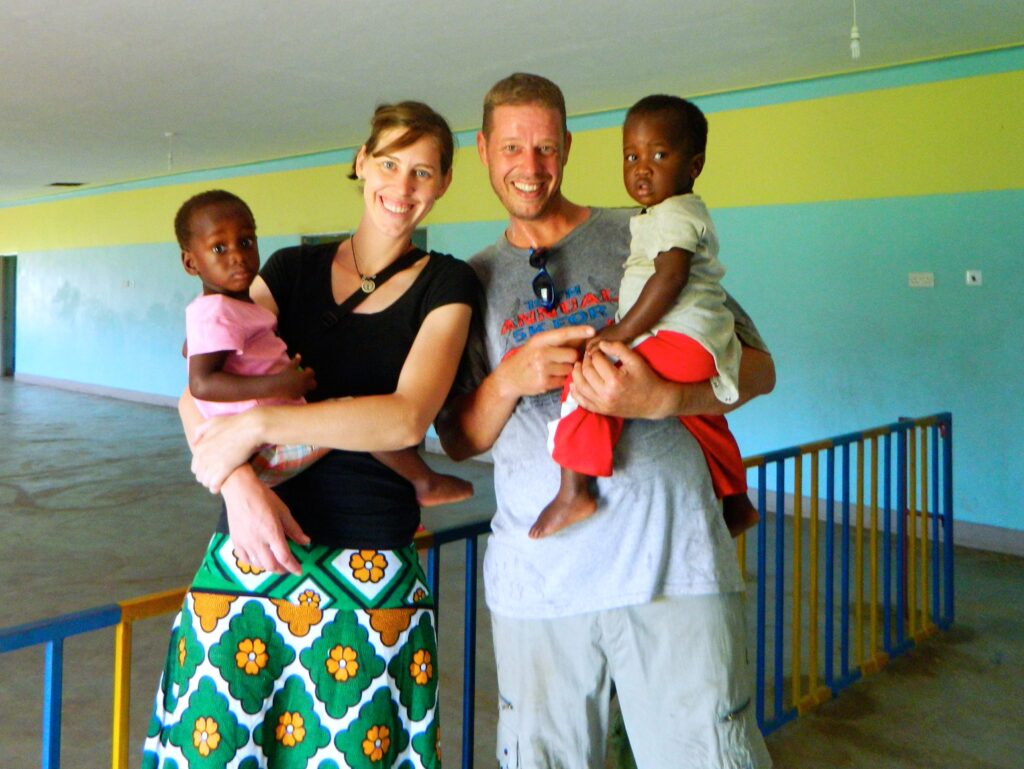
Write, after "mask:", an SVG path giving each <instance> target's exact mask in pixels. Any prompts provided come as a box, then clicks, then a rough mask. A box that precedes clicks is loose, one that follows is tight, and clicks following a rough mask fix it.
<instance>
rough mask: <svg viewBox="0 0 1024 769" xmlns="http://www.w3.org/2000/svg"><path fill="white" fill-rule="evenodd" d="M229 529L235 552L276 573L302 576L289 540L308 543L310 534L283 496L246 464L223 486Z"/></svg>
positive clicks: (253, 564) (247, 560)
mask: <svg viewBox="0 0 1024 769" xmlns="http://www.w3.org/2000/svg"><path fill="white" fill-rule="evenodd" d="M222 494H223V496H224V504H225V505H226V506H227V510H228V530H229V531H230V533H231V544H232V545H233V546H234V549H235V553H236V555H237V556H238V557H239V558H240V559H241V560H243V561H245V562H247V563H248V564H249V565H250V566H255V567H256V568H258V569H264V570H265V571H271V572H274V573H275V574H284V573H285V572H291V573H292V574H296V575H301V574H302V566H301V565H300V564H299V562H298V560H296V558H295V555H294V554H293V553H292V551H291V550H290V549H289V548H288V541H287V540H289V539H290V540H292V541H293V542H295V543H297V544H300V545H308V544H309V537H307V536H306V534H305V532H303V531H302V528H301V527H300V526H299V524H298V523H296V522H295V519H294V518H293V517H292V514H291V512H290V511H289V510H288V508H287V506H286V505H285V504H284V502H282V501H281V498H280V497H279V496H277V494H275V493H274V492H273V491H271V490H270V489H268V488H267V487H266V486H264V485H263V483H262V482H261V481H260V480H259V479H258V478H257V477H256V474H255V472H253V470H252V468H251V467H249V466H248V465H246V466H245V467H242V468H239V469H238V470H237V471H235V472H234V473H232V474H231V476H230V477H229V478H228V479H227V480H226V481H225V482H224V486H223V489H222Z"/></svg>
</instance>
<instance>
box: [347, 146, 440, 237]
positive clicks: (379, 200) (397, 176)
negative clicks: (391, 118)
mask: <svg viewBox="0 0 1024 769" xmlns="http://www.w3.org/2000/svg"><path fill="white" fill-rule="evenodd" d="M404 132H405V129H404V128H392V129H389V130H387V131H383V132H381V134H380V140H379V141H378V143H377V146H378V147H384V148H387V147H388V146H389V145H390V144H391V143H392V142H393V141H394V140H395V139H397V138H398V137H400V136H401V135H402V134H403V133H404ZM356 173H357V174H358V175H359V178H360V179H362V181H363V200H364V203H365V206H366V208H365V210H364V212H363V219H364V221H368V222H369V223H371V224H372V225H373V226H374V227H376V228H377V229H378V230H379V231H380V232H381V233H382V234H385V235H389V236H392V237H408V236H410V235H411V234H412V231H413V230H414V229H416V225H417V224H419V223H420V222H421V221H422V220H423V217H425V216H426V215H427V214H428V213H430V209H431V208H433V207H434V203H435V201H437V199H438V198H440V197H441V196H442V195H443V194H444V193H445V190H447V189H448V185H449V184H450V183H451V178H452V173H451V169H449V170H448V173H447V174H442V173H441V155H440V152H439V150H438V146H437V141H436V140H435V139H434V138H433V137H431V136H422V137H420V138H419V139H417V140H416V141H415V142H413V143H412V144H410V145H408V146H406V147H402V148H401V149H388V150H387V151H386V152H383V153H381V152H379V151H378V154H376V155H370V154H367V152H366V147H365V146H363V147H362V148H361V149H360V150H359V155H358V156H357V158H356Z"/></svg>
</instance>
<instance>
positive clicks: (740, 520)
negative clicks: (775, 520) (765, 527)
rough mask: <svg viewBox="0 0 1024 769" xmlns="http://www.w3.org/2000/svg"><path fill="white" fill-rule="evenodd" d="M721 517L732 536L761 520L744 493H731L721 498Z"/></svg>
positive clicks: (736, 535)
mask: <svg viewBox="0 0 1024 769" xmlns="http://www.w3.org/2000/svg"><path fill="white" fill-rule="evenodd" d="M722 517H723V518H725V525H726V527H727V528H728V529H729V533H730V534H731V535H732V536H733V537H738V536H739V535H740V534H742V533H743V532H745V531H746V530H747V529H749V528H751V527H752V526H756V525H757V522H758V521H759V520H761V516H760V514H759V513H758V512H757V508H756V507H754V505H753V504H751V502H750V497H748V496H747V495H746V494H731V495H730V496H728V497H723V498H722Z"/></svg>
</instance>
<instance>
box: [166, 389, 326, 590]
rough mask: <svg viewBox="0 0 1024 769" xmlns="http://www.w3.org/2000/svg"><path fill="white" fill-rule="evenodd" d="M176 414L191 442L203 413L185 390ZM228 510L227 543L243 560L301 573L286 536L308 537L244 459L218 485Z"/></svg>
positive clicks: (303, 540) (277, 570)
mask: <svg viewBox="0 0 1024 769" xmlns="http://www.w3.org/2000/svg"><path fill="white" fill-rule="evenodd" d="M178 414H179V416H180V417H181V425H182V427H183V428H184V431H185V439H186V440H187V441H188V443H189V446H190V447H192V446H193V436H194V435H195V433H196V430H197V429H198V427H199V425H201V424H203V415H202V414H200V413H199V409H198V408H196V404H195V401H194V400H193V398H192V395H191V394H190V393H189V391H188V390H185V392H184V393H182V396H181V398H180V399H179V400H178ZM221 491H222V493H223V497H224V505H225V507H226V508H227V512H228V530H229V531H230V532H231V544H232V546H233V547H234V548H235V550H236V551H237V552H238V557H239V558H241V559H242V560H244V561H245V562H246V563H249V564H251V565H252V566H256V567H257V568H260V569H266V570H267V571H272V572H274V573H275V574H284V573H285V572H286V571H288V572H291V573H292V574H296V575H298V574H301V573H302V567H301V566H300V565H299V562H298V561H297V560H296V559H295V556H294V555H292V552H291V550H289V549H288V543H287V541H286V537H287V539H291V540H292V541H294V542H297V543H299V544H300V545H308V544H309V537H307V536H306V533H305V532H304V531H302V528H301V527H300V526H299V524H298V523H297V522H296V521H295V519H294V518H293V517H292V514H291V511H289V510H288V508H287V506H286V505H285V504H284V503H283V502H282V501H281V498H280V497H278V496H277V494H275V493H274V492H273V491H271V490H270V489H268V488H267V487H266V486H265V485H264V484H263V483H262V482H261V481H260V480H259V479H258V478H257V477H256V473H255V472H254V471H253V469H252V467H251V466H250V465H249V464H248V463H246V464H243V465H242V466H240V467H236V468H235V469H234V471H233V472H232V473H231V475H229V476H228V478H227V480H225V481H224V484H223V486H222V489H221Z"/></svg>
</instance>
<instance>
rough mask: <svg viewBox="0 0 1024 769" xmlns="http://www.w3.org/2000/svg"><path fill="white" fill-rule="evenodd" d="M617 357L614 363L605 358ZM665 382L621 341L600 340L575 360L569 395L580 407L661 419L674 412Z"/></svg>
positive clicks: (622, 415) (614, 414) (604, 412)
mask: <svg viewBox="0 0 1024 769" xmlns="http://www.w3.org/2000/svg"><path fill="white" fill-rule="evenodd" d="M609 356H611V357H612V358H618V360H619V363H618V365H616V364H615V363H612V361H611V360H610V359H609ZM666 384H668V383H666V382H665V380H664V379H662V378H661V377H660V376H658V375H657V374H656V373H654V371H653V370H652V369H651V367H650V366H648V365H647V361H645V360H644V359H643V358H642V357H640V355H638V354H637V353H635V352H633V351H632V350H631V349H630V348H629V347H627V346H626V345H625V344H623V343H622V342H604V341H602V342H601V343H600V344H599V345H598V349H597V350H595V351H594V352H589V353H588V354H587V355H585V356H584V358H583V360H582V361H581V362H579V363H577V364H576V366H575V367H574V368H573V372H572V385H571V389H570V392H571V393H572V397H573V398H574V399H575V400H576V401H577V403H579V404H580V405H581V406H583V408H585V409H587V410H588V411H593V412H595V413H598V414H609V415H612V416H617V417H623V418H624V419H662V418H664V417H669V416H674V414H673V412H672V410H671V406H672V404H671V398H665V397H664V396H665V395H667V393H666V392H664V391H665V385H666Z"/></svg>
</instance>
